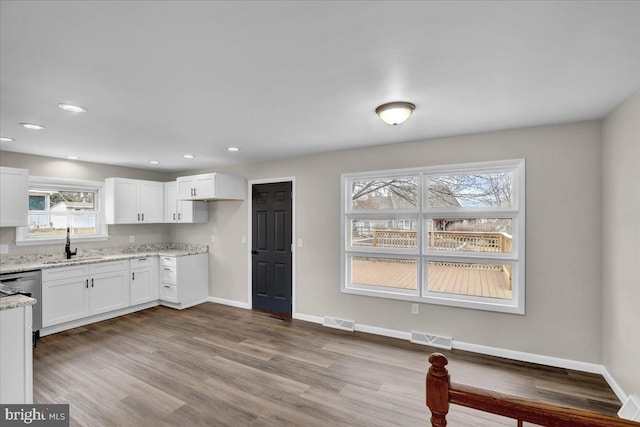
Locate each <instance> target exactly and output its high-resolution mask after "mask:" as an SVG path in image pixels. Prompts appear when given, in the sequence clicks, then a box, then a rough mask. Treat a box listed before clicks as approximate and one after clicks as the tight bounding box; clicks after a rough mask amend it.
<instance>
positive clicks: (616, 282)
mask: <svg viewBox="0 0 640 427" xmlns="http://www.w3.org/2000/svg"><path fill="white" fill-rule="evenodd" d="M602 171H603V172H602V178H603V181H602V182H603V188H604V192H603V218H602V219H603V276H602V301H603V316H604V319H603V320H604V322H603V348H604V350H603V352H604V354H603V359H604V365H605V367H606V368H607V370H608V371H609V373H610V374H611V375H613V377H614V378H615V379H616V381H617V382H618V384H619V385H620V386H621V387H622V389H623V390H624V392H625V393H627V394H635V395H638V396H640V91H638V92H636V93H635V94H634V95H632V96H631V97H629V98H628V99H627V100H626V101H625V102H624V103H623V104H622V105H620V106H619V107H618V108H616V109H615V110H614V111H613V112H612V113H611V114H610V115H609V116H608V117H607V118H606V120H605V121H604V124H603V137H602Z"/></svg>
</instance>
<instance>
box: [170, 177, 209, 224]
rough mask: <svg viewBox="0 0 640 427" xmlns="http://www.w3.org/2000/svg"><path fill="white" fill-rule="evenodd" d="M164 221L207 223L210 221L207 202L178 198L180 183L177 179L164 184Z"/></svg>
mask: <svg viewBox="0 0 640 427" xmlns="http://www.w3.org/2000/svg"><path fill="white" fill-rule="evenodd" d="M164 197H165V208H164V221H165V222H181V223H192V224H193V223H205V222H208V221H209V206H208V205H207V202H194V201H187V200H178V184H177V182H176V181H171V182H166V183H165V184H164Z"/></svg>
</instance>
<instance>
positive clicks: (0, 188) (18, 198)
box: [0, 167, 29, 227]
mask: <svg viewBox="0 0 640 427" xmlns="http://www.w3.org/2000/svg"><path fill="white" fill-rule="evenodd" d="M28 215H29V171H28V170H26V169H16V168H6V167H0V227H26V226H27V225H29V224H28Z"/></svg>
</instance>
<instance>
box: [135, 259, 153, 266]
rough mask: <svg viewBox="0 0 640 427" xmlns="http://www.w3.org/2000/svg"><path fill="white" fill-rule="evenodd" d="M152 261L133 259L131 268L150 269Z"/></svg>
mask: <svg viewBox="0 0 640 427" xmlns="http://www.w3.org/2000/svg"><path fill="white" fill-rule="evenodd" d="M152 265H153V259H152V258H151V257H144V258H134V259H132V260H131V268H142V267H151V266H152Z"/></svg>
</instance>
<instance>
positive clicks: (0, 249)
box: [0, 245, 9, 255]
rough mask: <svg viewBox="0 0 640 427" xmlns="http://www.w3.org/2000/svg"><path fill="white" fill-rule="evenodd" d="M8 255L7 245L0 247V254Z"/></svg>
mask: <svg viewBox="0 0 640 427" xmlns="http://www.w3.org/2000/svg"><path fill="white" fill-rule="evenodd" d="M8 253H9V245H0V254H2V255H6V254H8Z"/></svg>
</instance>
